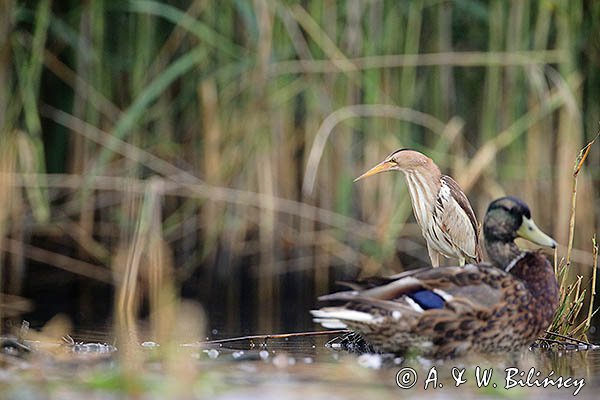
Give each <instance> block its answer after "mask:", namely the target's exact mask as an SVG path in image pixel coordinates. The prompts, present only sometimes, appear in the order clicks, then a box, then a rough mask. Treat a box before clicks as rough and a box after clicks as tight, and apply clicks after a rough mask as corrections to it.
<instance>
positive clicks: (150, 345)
mask: <svg viewBox="0 0 600 400" xmlns="http://www.w3.org/2000/svg"><path fill="white" fill-rule="evenodd" d="M141 346H142V347H144V348H146V349H155V348H157V347H160V344H158V343H156V342H152V341H146V342H142V344H141Z"/></svg>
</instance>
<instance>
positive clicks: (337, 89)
mask: <svg viewBox="0 0 600 400" xmlns="http://www.w3.org/2000/svg"><path fill="white" fill-rule="evenodd" d="M58 3H59V2H50V1H41V2H33V1H24V0H23V1H21V0H8V1H5V2H3V3H2V5H1V6H0V7H1V9H0V11H2V12H0V16H1V17H0V18H2V19H3V23H0V30H2V31H1V32H0V33H2V34H1V35H0V85H1V86H2V87H3V88H5V90H4V91H3V93H0V129H1V130H2V135H4V134H8V133H11V134H14V135H16V136H18V137H19V139H18V140H17V143H18V146H19V151H18V155H17V160H16V161H15V163H10V168H8V167H6V168H5V166H4V164H3V170H2V172H11V173H13V172H14V173H15V174H16V175H14V176H13V175H11V176H12V177H13V178H14V180H4V179H3V180H0V182H2V188H1V189H2V193H12V194H14V196H17V195H19V196H21V193H22V196H23V197H24V198H26V201H24V202H18V201H12V202H10V207H9V208H3V211H2V212H3V214H2V218H3V221H8V222H7V223H6V224H3V226H2V237H3V238H4V237H6V238H10V239H12V240H16V241H17V243H25V244H27V242H28V237H29V236H28V234H29V233H34V234H35V235H36V236H41V237H46V238H48V240H49V241H54V242H55V243H56V244H58V245H60V246H63V248H65V249H69V250H73V251H72V252H70V253H71V255H74V256H73V257H72V258H71V259H61V260H62V261H61V263H62V264H60V263H59V264H60V265H62V266H63V267H70V268H71V270H72V271H77V268H79V267H80V266H81V265H82V264H77V263H76V262H75V261H78V260H79V261H82V260H80V259H84V260H83V261H85V262H87V263H88V264H89V263H91V264H95V265H96V267H98V268H102V269H107V270H108V269H110V268H111V266H114V265H121V264H124V265H129V264H127V263H124V262H122V260H117V255H119V254H120V255H122V254H123V253H124V254H128V253H127V250H126V249H127V248H129V247H132V246H134V243H135V241H134V237H135V232H136V229H137V228H136V226H138V225H137V224H138V223H137V222H136V218H138V217H137V216H139V215H142V214H143V215H146V214H144V213H142V211H143V206H142V205H141V203H140V201H139V196H142V195H143V193H145V191H144V189H143V186H144V185H143V181H145V180H147V178H150V177H153V178H154V179H159V180H161V182H163V184H164V185H166V188H165V189H164V190H165V193H168V194H165V196H164V197H162V201H161V203H160V204H161V212H160V214H159V215H160V218H161V221H160V222H161V226H160V228H161V230H162V234H163V235H164V238H163V239H161V243H162V240H164V243H165V246H166V247H167V248H168V249H169V251H170V252H171V253H172V254H174V257H175V258H176V260H177V261H176V264H177V268H175V270H176V271H177V272H176V273H175V275H176V276H177V280H176V281H175V282H173V285H181V284H182V282H185V281H186V279H188V278H190V277H191V276H193V275H194V273H195V271H197V269H199V268H201V269H203V271H204V272H205V273H204V274H203V275H202V276H203V277H204V278H205V281H202V282H199V283H198V286H199V288H198V290H199V292H202V293H203V294H204V295H205V296H206V298H214V297H215V296H217V295H218V296H220V297H219V298H220V299H222V303H223V307H224V308H225V309H227V310H229V311H228V313H227V323H228V326H229V327H231V329H236V328H239V327H240V325H241V322H240V318H237V317H236V316H237V315H239V313H240V312H241V310H242V309H243V310H245V312H248V313H249V315H247V316H246V318H249V319H250V320H252V321H254V322H256V323H257V324H258V325H259V326H260V327H261V329H263V330H268V331H270V330H276V329H277V328H278V327H279V326H280V324H281V318H280V317H281V315H282V314H283V311H282V310H281V308H282V307H283V306H280V305H279V304H280V301H282V299H284V298H285V297H286V293H287V292H286V291H289V292H291V293H293V296H292V297H294V298H296V299H297V302H296V303H297V304H301V305H303V306H302V307H304V308H308V307H310V306H311V305H312V304H313V302H314V298H315V297H316V296H317V295H318V294H321V293H323V292H325V291H328V290H330V289H331V288H332V286H333V282H334V281H335V280H338V279H347V278H353V277H355V275H356V273H357V272H358V273H362V274H382V273H392V272H395V271H398V270H401V269H403V268H404V267H407V266H408V267H410V266H411V264H414V265H421V264H422V263H423V262H427V255H426V251H425V248H424V241H423V240H422V238H421V237H420V233H419V231H418V229H415V224H414V222H413V219H412V216H411V215H412V213H411V209H410V203H409V199H408V196H407V190H406V186H405V184H404V183H403V181H402V179H400V178H399V177H396V176H392V175H384V176H381V177H378V178H377V179H373V180H370V181H368V182H364V183H361V184H360V185H354V184H352V178H354V177H356V176H357V174H359V173H361V172H363V171H364V170H365V169H366V168H368V167H370V166H372V165H373V164H374V163H375V162H377V161H378V160H380V159H381V158H382V157H383V156H384V155H385V154H387V153H389V152H390V151H392V150H394V149H395V148H398V147H414V148H417V149H419V150H421V151H423V152H425V153H427V154H429V155H430V156H431V157H432V158H433V159H434V160H435V161H436V163H438V165H440V167H441V168H442V170H443V171H444V172H445V173H449V174H451V175H452V176H454V177H455V178H456V179H457V180H458V181H459V182H460V183H461V184H462V185H463V187H464V188H465V189H466V191H467V194H468V196H469V198H470V199H471V201H472V203H473V205H474V207H475V210H476V213H477V215H478V216H479V218H480V219H481V218H482V217H483V214H484V212H485V209H486V207H487V205H488V204H489V202H490V201H491V200H493V199H494V198H495V197H498V196H500V195H504V194H516V195H519V196H520V197H523V198H524V200H526V201H527V202H528V203H529V204H531V205H532V209H533V210H534V213H535V215H536V219H538V220H539V221H541V222H540V225H541V226H542V227H543V228H544V229H547V230H550V231H552V232H553V234H554V236H555V237H556V239H557V240H558V242H559V243H560V244H561V245H562V246H561V251H562V250H563V246H566V244H567V242H568V240H569V235H568V228H569V215H570V210H571V207H570V201H569V199H570V198H569V196H568V193H569V192H570V189H571V184H572V174H571V173H570V171H571V167H570V164H571V162H572V156H573V154H576V152H577V150H578V149H579V148H581V146H582V144H583V143H584V142H586V141H589V139H590V134H589V133H588V132H592V131H593V130H594V129H595V124H596V123H597V121H598V120H600V107H599V106H598V102H597V99H596V98H595V93H597V91H598V89H599V88H600V85H599V83H600V74H599V73H598V71H597V68H596V67H597V66H596V65H595V64H594V63H593V62H592V61H590V60H593V57H594V54H595V53H594V51H595V48H594V45H593V41H592V40H591V39H589V37H590V35H591V36H592V37H593V35H594V34H596V35H597V33H594V32H598V31H600V30H599V29H598V28H599V25H600V22H599V21H600V7H599V6H598V5H597V4H596V3H595V2H591V1H577V2H571V1H567V0H556V1H550V2H548V1H527V2H505V1H493V2H490V3H489V5H488V4H480V3H478V2H467V1H452V2H441V1H414V2H397V1H392V0H384V1H373V2H344V1H342V2H322V1H316V0H314V1H313V0H309V1H306V2H303V3H297V2H290V1H283V0H257V1H253V2H250V1H223V2H210V1H209V2H205V1H199V0H188V1H169V2H159V1H152V0H131V1H126V2H115V1H110V0H103V1H94V2H83V3H82V2H78V1H74V0H72V1H71V0H70V1H64V2H60V4H58ZM4 22H5V23H4ZM594 29H595V30H594ZM373 105H382V106H373ZM350 106H356V108H355V109H353V110H354V111H351V112H350V111H349V114H347V115H344V116H343V117H340V119H339V121H337V123H336V124H334V125H332V126H331V127H329V128H328V127H327V126H326V127H325V128H327V129H329V131H328V132H325V133H326V136H327V139H326V142H325V144H324V151H323V154H322V155H321V156H320V157H319V160H318V162H317V165H318V166H317V167H316V169H314V171H313V172H314V175H315V177H316V178H315V182H314V185H313V188H312V191H311V192H310V193H309V192H307V191H303V190H302V186H303V183H304V177H305V174H307V168H308V167H307V164H309V154H310V153H311V149H312V148H313V146H314V143H315V135H316V133H317V132H319V131H320V128H321V127H322V125H323V124H324V121H326V120H327V118H328V117H330V116H332V115H333V116H335V115H338V114H335V113H336V112H337V111H339V110H343V109H346V110H348V107H350ZM369 106H373V107H372V108H374V109H375V111H374V112H365V113H362V114H361V110H362V111H364V110H368V109H369ZM383 106H393V107H396V108H395V109H394V110H393V112H389V113H383V114H382V113H380V111H381V110H382V109H383ZM354 112H355V113H356V115H355V114H352V113H354ZM417 112H418V113H419V114H417ZM432 121H433V122H432ZM2 146H5V143H4V142H2ZM589 159H590V162H589V167H588V169H587V170H586V171H584V172H582V174H581V175H580V176H579V178H578V179H579V188H580V197H579V199H578V207H577V211H576V212H577V214H578V215H577V221H578V225H577V229H576V231H574V232H573V242H574V243H575V247H573V250H572V252H571V257H570V261H572V266H571V267H570V268H569V273H570V274H572V275H570V276H575V275H584V276H586V277H587V276H589V275H591V274H590V269H589V266H590V265H592V262H593V256H592V251H591V248H590V247H589V246H588V245H586V243H588V242H589V238H590V237H592V234H593V233H594V232H595V227H596V226H597V219H598V215H593V216H590V210H595V209H596V208H595V207H594V199H595V198H597V197H598V187H599V186H598V185H593V183H594V182H596V183H597V181H598V176H599V175H598V174H599V172H600V170H599V169H598V167H597V166H598V165H599V161H600V156H599V155H598V154H597V153H591V154H590V155H589ZM309 167H310V166H309ZM46 173H51V174H46ZM56 173H64V174H68V175H67V176H63V175H54V174H56ZM78 177H82V178H81V179H79V178H78ZM112 178H119V179H112ZM120 178H128V179H130V180H131V182H138V183H135V184H132V185H128V184H126V183H124V182H126V180H125V181H124V180H121V179H120ZM140 181H141V182H140ZM138 186H139V187H138ZM132 187H133V188H134V189H136V190H137V191H132V190H133V189H132ZM21 188H23V189H21ZM138 189H139V190H138ZM2 204H9V203H7V202H4V201H3V202H2ZM17 205H18V207H17ZM19 207H22V208H19ZM27 213H31V215H33V217H34V218H33V219H30V218H25V215H26V214H27ZM5 214H6V215H5ZM57 232H58V233H57ZM25 233H27V234H25ZM67 238H68V240H67ZM140 240H141V239H140ZM148 240H150V239H148ZM0 243H3V242H0ZM60 246H59V248H60ZM136 246H142V244H138V245H136ZM578 246H580V247H578ZM142 248H143V246H142ZM11 249H12V250H14V251H11ZM2 250H3V252H4V253H7V252H8V253H10V257H11V263H12V264H11V265H12V267H11V268H12V270H11V276H13V278H12V280H8V281H3V282H2V285H3V287H1V288H0V292H2V293H4V292H9V293H14V294H18V293H19V284H18V283H17V282H16V281H18V280H19V279H21V278H19V277H22V276H23V275H22V273H23V272H24V265H26V259H27V257H28V254H27V253H26V252H23V251H18V249H16V248H9V246H8V245H5V244H2ZM117 250H118V251H117ZM43 254H46V253H43ZM47 258H48V259H47V262H48V264H50V265H55V264H56V263H57V262H56V261H53V260H52V259H51V257H47ZM73 260H74V261H73ZM167 264H170V263H167ZM86 265H87V264H86ZM165 268H166V267H165ZM291 273H293V277H294V278H293V283H294V284H293V285H291V284H290V283H289V282H286V281H285V277H286V276H288V275H286V274H291ZM0 275H2V274H0ZM119 276H120V275H118V274H117V275H116V277H117V278H115V279H116V281H117V282H120V281H119V279H120V278H119ZM10 282H12V283H10ZM215 282H218V283H219V285H220V286H219V288H216V287H214V283H215ZM117 286H118V285H117ZM119 287H121V286H119ZM585 288H589V285H588V284H587V280H586V279H583V280H582V281H581V283H580V284H579V286H578V289H580V292H576V291H574V292H573V296H575V295H576V294H577V293H579V294H581V293H582V292H583V290H584V289H585ZM221 289H223V290H224V292H223V291H222V290H221ZM242 292H251V293H252V298H253V299H254V301H253V303H252V304H253V305H252V311H248V310H249V307H245V308H244V300H243V299H241V297H240V293H242ZM152 293H156V291H154V292H152ZM587 293H589V289H587ZM288 297H289V296H288ZM575 297H576V298H577V299H579V297H578V296H575ZM153 298H160V296H158V295H156V294H155V295H154V297H153ZM578 301H579V300H578ZM581 302H583V300H581ZM578 304H580V303H578ZM581 304H583V305H581V306H578V307H581V308H582V309H584V308H585V307H588V308H590V307H591V306H590V305H589V304H590V303H587V302H585V303H581ZM304 308H302V309H304ZM588 315H589V314H588ZM578 321H579V320H578ZM295 322H296V323H297V324H298V325H299V326H305V327H308V326H309V324H310V321H309V319H308V318H307V316H306V315H304V314H303V313H298V316H296V317H295Z"/></svg>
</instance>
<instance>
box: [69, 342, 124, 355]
mask: <svg viewBox="0 0 600 400" xmlns="http://www.w3.org/2000/svg"><path fill="white" fill-rule="evenodd" d="M71 351H73V352H74V353H102V354H105V353H114V352H116V351H117V348H116V347H115V346H113V345H111V344H106V343H75V344H74V345H73V346H71Z"/></svg>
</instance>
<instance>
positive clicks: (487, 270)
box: [313, 199, 558, 357]
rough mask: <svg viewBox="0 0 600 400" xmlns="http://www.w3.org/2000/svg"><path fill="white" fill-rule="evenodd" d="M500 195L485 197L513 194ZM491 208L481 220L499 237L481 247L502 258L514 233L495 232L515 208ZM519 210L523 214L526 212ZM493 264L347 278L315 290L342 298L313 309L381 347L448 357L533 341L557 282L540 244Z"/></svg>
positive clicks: (550, 310) (550, 308) (545, 322)
mask: <svg viewBox="0 0 600 400" xmlns="http://www.w3.org/2000/svg"><path fill="white" fill-rule="evenodd" d="M501 200H503V199H499V200H498V201H497V202H498V203H496V202H494V203H492V205H494V204H495V205H503V207H504V205H506V204H508V205H511V204H512V202H513V201H517V200H516V199H511V201H510V202H502V201H501ZM520 203H522V202H520ZM518 205H522V204H518ZM525 207H526V206H525ZM494 210H495V209H494V208H493V207H492V206H490V209H489V210H488V215H490V216H492V217H493V218H487V216H486V222H487V224H488V228H490V227H492V229H491V230H490V229H488V234H487V235H486V241H488V242H489V243H490V244H494V243H495V242H501V243H503V245H500V246H496V247H495V248H493V249H492V250H491V251H489V249H488V253H490V256H491V257H493V256H496V257H499V258H501V257H500V253H502V254H508V253H511V252H514V251H515V248H516V245H514V243H513V239H514V236H516V235H514V236H513V235H508V236H506V237H502V232H503V231H504V230H511V231H513V230H514V231H516V230H517V229H518V228H519V227H520V226H521V225H522V224H523V221H519V220H518V218H517V217H518V216H519V215H517V214H518V213H516V212H515V215H517V217H515V218H516V220H515V221H512V222H510V221H507V219H510V218H512V216H509V215H508V213H509V211H510V210H512V208H509V209H507V210H504V208H502V209H500V212H499V213H496V214H494ZM504 214H506V215H504ZM521 218H525V219H526V220H529V217H528V216H524V217H523V216H521ZM496 222H500V223H501V224H499V225H496V224H495V223H496ZM511 224H512V225H511ZM542 235H543V233H542ZM548 239H550V238H548ZM550 240H551V239H550ZM501 259H502V260H505V259H504V258H501ZM497 266H499V265H498V263H496V265H493V264H491V263H481V264H476V265H474V264H469V265H466V266H465V267H462V268H461V267H446V268H437V269H434V268H423V269H420V270H416V271H409V272H406V273H403V274H399V275H396V276H394V277H390V278H375V279H369V280H366V281H362V282H355V283H352V284H350V285H349V286H350V287H351V288H352V289H353V290H351V291H345V292H338V293H334V294H331V295H327V296H322V297H321V299H322V300H335V301H345V302H346V304H345V305H344V306H341V307H328V308H324V309H322V310H316V311H313V314H314V316H315V317H316V320H318V321H319V322H321V323H323V324H324V325H325V326H331V324H333V323H334V321H338V322H342V324H343V325H345V326H347V327H349V328H351V329H354V330H356V331H358V332H360V333H361V334H362V335H363V337H364V338H365V339H366V340H367V341H368V342H369V343H370V344H371V345H372V346H373V347H374V348H375V349H376V350H378V351H382V352H393V353H403V352H406V351H407V350H409V349H410V348H415V349H417V350H419V351H420V352H422V353H424V354H425V355H428V356H434V357H448V356H456V355H460V354H464V353H465V352H471V351H475V352H498V351H509V350H514V349H518V348H520V347H522V346H526V345H528V344H530V343H532V342H533V341H534V340H535V339H536V338H537V337H538V336H539V335H540V334H541V333H542V332H543V331H544V330H545V329H546V328H547V327H548V326H549V325H550V323H551V321H552V318H553V315H554V312H555V310H556V307H557V306H558V284H557V282H556V278H555V276H554V272H553V268H552V265H551V264H550V262H549V261H548V260H547V258H546V257H545V256H544V255H543V254H542V253H541V252H519V251H517V255H516V257H512V258H511V259H510V260H509V261H503V265H501V267H502V269H500V268H498V267H497ZM423 296H425V297H423ZM436 296H437V297H436Z"/></svg>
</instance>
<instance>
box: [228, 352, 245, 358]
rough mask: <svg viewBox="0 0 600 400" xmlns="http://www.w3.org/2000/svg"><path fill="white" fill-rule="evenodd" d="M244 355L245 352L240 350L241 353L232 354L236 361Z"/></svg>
mask: <svg viewBox="0 0 600 400" xmlns="http://www.w3.org/2000/svg"><path fill="white" fill-rule="evenodd" d="M243 355H244V351H243V350H240V351H234V352H233V353H232V354H231V356H232V357H233V358H234V359H236V360H237V359H238V358H240V357H242V356H243Z"/></svg>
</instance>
